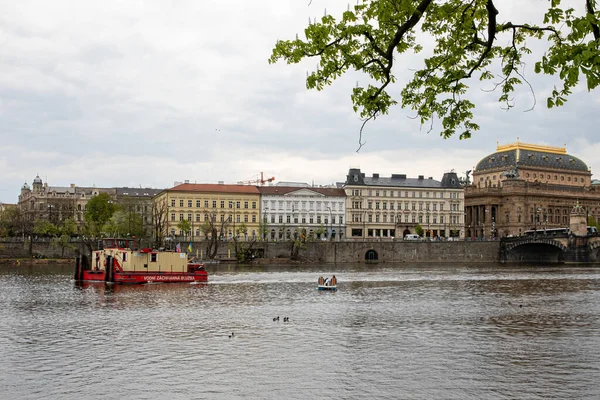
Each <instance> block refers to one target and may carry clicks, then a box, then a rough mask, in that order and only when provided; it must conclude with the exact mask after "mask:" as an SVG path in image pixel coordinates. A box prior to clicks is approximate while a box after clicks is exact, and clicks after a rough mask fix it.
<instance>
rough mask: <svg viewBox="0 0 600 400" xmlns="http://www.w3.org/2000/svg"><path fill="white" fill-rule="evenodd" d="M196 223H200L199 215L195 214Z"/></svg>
mask: <svg viewBox="0 0 600 400" xmlns="http://www.w3.org/2000/svg"><path fill="white" fill-rule="evenodd" d="M196 222H200V214H196Z"/></svg>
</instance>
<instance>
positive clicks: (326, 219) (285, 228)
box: [258, 186, 346, 240]
mask: <svg viewBox="0 0 600 400" xmlns="http://www.w3.org/2000/svg"><path fill="white" fill-rule="evenodd" d="M258 189H259V190H260V196H261V221H262V224H263V227H262V231H263V235H264V237H265V239H267V240H284V239H289V238H294V237H296V236H297V235H300V234H306V235H308V236H313V237H314V238H315V239H329V240H342V239H343V238H344V235H345V231H346V220H345V217H346V193H345V192H344V190H343V189H336V188H323V187H299V186H264V187H259V188H258Z"/></svg>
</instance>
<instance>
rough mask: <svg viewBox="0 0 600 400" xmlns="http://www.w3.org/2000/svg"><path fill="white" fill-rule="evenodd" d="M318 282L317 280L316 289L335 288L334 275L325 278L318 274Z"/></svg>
mask: <svg viewBox="0 0 600 400" xmlns="http://www.w3.org/2000/svg"><path fill="white" fill-rule="evenodd" d="M318 282H319V286H317V289H318V290H330V291H336V290H337V278H336V277H335V275H333V276H332V277H331V278H327V279H325V278H323V277H322V276H320V277H319V281H318Z"/></svg>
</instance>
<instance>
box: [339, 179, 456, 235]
mask: <svg viewBox="0 0 600 400" xmlns="http://www.w3.org/2000/svg"><path fill="white" fill-rule="evenodd" d="M342 186H343V188H344V190H345V192H346V215H347V216H346V220H347V221H346V236H347V238H348V239H349V240H352V239H356V240H362V239H367V238H390V239H391V238H395V237H398V238H404V237H405V236H406V235H409V234H414V233H416V228H417V225H420V226H421V227H422V229H423V231H424V236H425V237H429V238H436V237H437V238H448V237H452V238H464V233H465V232H464V189H463V187H462V186H461V183H460V182H459V179H458V176H457V175H456V173H455V172H453V171H452V172H447V173H444V175H443V177H442V180H441V181H437V180H435V179H433V178H432V177H429V178H425V177H424V176H423V175H420V176H418V177H417V178H408V177H407V176H406V175H405V174H392V175H391V176H388V177H384V176H379V174H377V173H374V174H373V175H372V176H366V175H365V174H364V173H363V172H361V170H360V169H357V168H351V169H350V170H349V171H348V175H347V176H346V182H345V183H344V184H343V185H342Z"/></svg>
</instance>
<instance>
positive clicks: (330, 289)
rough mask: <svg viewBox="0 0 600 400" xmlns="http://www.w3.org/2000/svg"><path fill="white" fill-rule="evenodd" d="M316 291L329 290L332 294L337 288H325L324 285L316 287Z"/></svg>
mask: <svg viewBox="0 0 600 400" xmlns="http://www.w3.org/2000/svg"><path fill="white" fill-rule="evenodd" d="M317 289H318V290H329V291H332V292H335V291H336V290H337V286H325V285H319V286H318V287H317Z"/></svg>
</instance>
